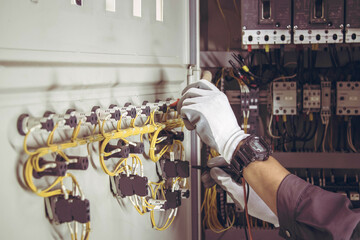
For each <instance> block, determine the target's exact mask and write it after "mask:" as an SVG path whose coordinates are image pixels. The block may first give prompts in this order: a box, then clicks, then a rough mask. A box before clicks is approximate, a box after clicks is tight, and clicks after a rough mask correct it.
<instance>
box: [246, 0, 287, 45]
mask: <svg viewBox="0 0 360 240" xmlns="http://www.w3.org/2000/svg"><path fill="white" fill-rule="evenodd" d="M241 3H242V4H241V23H242V43H243V45H258V44H259V45H265V44H266V45H267V44H290V43H291V3H290V1H287V0H245V1H242V2H241Z"/></svg>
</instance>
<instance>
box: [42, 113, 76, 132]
mask: <svg viewBox="0 0 360 240" xmlns="http://www.w3.org/2000/svg"><path fill="white" fill-rule="evenodd" d="M44 117H49V118H52V119H53V120H54V122H55V123H58V124H59V126H67V127H70V128H75V127H76V126H77V118H76V116H75V114H74V112H72V113H70V114H56V113H54V112H51V111H46V112H45V113H44Z"/></svg>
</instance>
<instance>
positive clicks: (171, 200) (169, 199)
mask: <svg viewBox="0 0 360 240" xmlns="http://www.w3.org/2000/svg"><path fill="white" fill-rule="evenodd" d="M165 198H166V203H165V206H164V208H165V209H174V208H177V207H179V206H181V190H175V191H171V190H165Z"/></svg>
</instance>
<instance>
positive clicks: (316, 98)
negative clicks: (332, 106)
mask: <svg viewBox="0 0 360 240" xmlns="http://www.w3.org/2000/svg"><path fill="white" fill-rule="evenodd" d="M320 103H321V91H320V85H309V84H305V85H304V88H303V112H320V107H321V106H320Z"/></svg>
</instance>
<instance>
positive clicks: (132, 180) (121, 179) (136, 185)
mask: <svg viewBox="0 0 360 240" xmlns="http://www.w3.org/2000/svg"><path fill="white" fill-rule="evenodd" d="M113 180H114V184H115V186H116V189H115V190H116V191H117V192H116V193H114V194H117V195H118V196H120V197H129V196H133V195H138V196H141V197H145V196H147V195H148V179H147V177H141V176H138V175H129V176H127V175H126V174H120V175H118V176H115V177H113ZM113 192H114V191H113Z"/></svg>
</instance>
